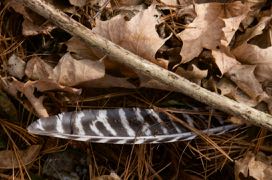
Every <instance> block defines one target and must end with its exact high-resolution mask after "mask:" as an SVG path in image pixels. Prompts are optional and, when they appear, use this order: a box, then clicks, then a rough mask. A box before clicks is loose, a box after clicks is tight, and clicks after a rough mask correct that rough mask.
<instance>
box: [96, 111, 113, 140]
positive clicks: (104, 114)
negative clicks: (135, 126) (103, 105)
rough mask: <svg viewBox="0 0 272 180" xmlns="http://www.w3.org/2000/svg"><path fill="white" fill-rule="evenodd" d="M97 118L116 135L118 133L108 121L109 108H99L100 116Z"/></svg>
mask: <svg viewBox="0 0 272 180" xmlns="http://www.w3.org/2000/svg"><path fill="white" fill-rule="evenodd" d="M97 120H98V121H100V122H102V123H103V125H104V126H105V127H106V129H107V130H108V131H109V132H110V133H111V134H112V135H113V136H116V135H117V133H116V131H115V130H114V129H113V128H112V127H111V125H110V124H109V122H108V117H107V110H99V111H98V116H97Z"/></svg>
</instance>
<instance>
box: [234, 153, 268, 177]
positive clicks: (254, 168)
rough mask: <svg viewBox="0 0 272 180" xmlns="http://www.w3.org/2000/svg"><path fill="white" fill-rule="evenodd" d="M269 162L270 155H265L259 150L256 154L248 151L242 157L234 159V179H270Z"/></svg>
mask: <svg viewBox="0 0 272 180" xmlns="http://www.w3.org/2000/svg"><path fill="white" fill-rule="evenodd" d="M271 163H272V157H271V156H266V155H265V154H263V153H261V152H260V153H258V154H257V155H254V154H253V153H252V152H249V153H247V155H246V156H245V157H244V158H241V159H239V160H237V161H235V171H234V172H235V179H237V180H240V179H245V178H254V179H256V180H270V179H271V176H272V166H271ZM242 176H243V178H242Z"/></svg>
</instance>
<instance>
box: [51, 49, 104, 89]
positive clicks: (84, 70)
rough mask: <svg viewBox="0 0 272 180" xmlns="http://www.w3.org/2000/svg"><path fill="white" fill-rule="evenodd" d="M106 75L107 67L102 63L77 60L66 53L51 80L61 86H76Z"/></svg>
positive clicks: (54, 70)
mask: <svg viewBox="0 0 272 180" xmlns="http://www.w3.org/2000/svg"><path fill="white" fill-rule="evenodd" d="M104 75H105V67H104V64H103V62H102V61H91V60H89V59H82V60H76V59H75V58H73V57H72V56H71V54H70V53H66V54H65V55H64V56H63V57H62V58H61V59H60V61H59V63H58V64H57V66H56V67H55V68H54V69H53V74H51V75H50V76H49V79H53V80H54V81H55V82H57V83H59V84H61V85H66V86H75V85H78V84H80V83H83V82H87V81H91V80H95V79H99V78H102V77H104Z"/></svg>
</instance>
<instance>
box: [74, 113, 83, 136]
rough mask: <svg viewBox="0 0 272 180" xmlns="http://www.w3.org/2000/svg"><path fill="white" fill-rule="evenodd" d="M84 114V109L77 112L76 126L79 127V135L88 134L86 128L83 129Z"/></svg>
mask: <svg viewBox="0 0 272 180" xmlns="http://www.w3.org/2000/svg"><path fill="white" fill-rule="evenodd" d="M84 116H85V114H84V112H82V111H79V112H77V113H76V117H75V118H76V119H75V127H76V128H77V129H78V134H79V135H85V134H86V133H85V131H84V129H83V126H82V122H81V121H82V117H84Z"/></svg>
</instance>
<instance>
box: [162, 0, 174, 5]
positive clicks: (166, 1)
mask: <svg viewBox="0 0 272 180" xmlns="http://www.w3.org/2000/svg"><path fill="white" fill-rule="evenodd" d="M160 2H162V3H164V4H165V5H170V6H177V5H178V2H177V0H160Z"/></svg>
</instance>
